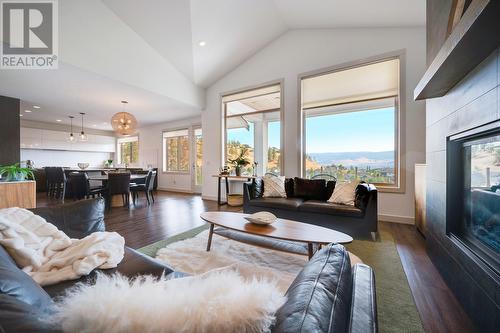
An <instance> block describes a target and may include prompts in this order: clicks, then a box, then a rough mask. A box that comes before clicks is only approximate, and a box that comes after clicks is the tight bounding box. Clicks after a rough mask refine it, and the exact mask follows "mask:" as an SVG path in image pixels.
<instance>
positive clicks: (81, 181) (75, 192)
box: [68, 172, 103, 200]
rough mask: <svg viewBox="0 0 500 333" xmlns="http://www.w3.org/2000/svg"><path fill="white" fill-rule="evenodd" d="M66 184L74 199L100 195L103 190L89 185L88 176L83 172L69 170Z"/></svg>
mask: <svg viewBox="0 0 500 333" xmlns="http://www.w3.org/2000/svg"><path fill="white" fill-rule="evenodd" d="M68 185H69V188H70V192H71V195H72V197H73V198H74V199H75V200H81V199H88V198H90V197H92V198H95V197H96V196H101V194H102V192H103V188H102V187H94V188H91V187H90V182H89V177H88V175H87V173H85V172H71V173H70V174H69V177H68Z"/></svg>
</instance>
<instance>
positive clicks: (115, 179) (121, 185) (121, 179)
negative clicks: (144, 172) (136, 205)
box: [105, 172, 130, 209]
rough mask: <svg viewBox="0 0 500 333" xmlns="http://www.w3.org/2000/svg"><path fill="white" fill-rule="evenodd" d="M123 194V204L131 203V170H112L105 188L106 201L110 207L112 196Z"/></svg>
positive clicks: (109, 207)
mask: <svg viewBox="0 0 500 333" xmlns="http://www.w3.org/2000/svg"><path fill="white" fill-rule="evenodd" d="M118 194H121V195H122V199H123V206H127V207H128V206H129V205H130V173H129V172H110V173H108V181H107V185H106V189H105V196H106V203H107V207H108V209H111V198H112V197H113V195H118Z"/></svg>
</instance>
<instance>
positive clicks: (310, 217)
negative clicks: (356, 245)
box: [243, 178, 378, 238]
mask: <svg viewBox="0 0 500 333" xmlns="http://www.w3.org/2000/svg"><path fill="white" fill-rule="evenodd" d="M298 181H299V182H300V181H302V182H304V181H306V180H303V179H300V178H299V179H298V178H287V179H286V180H285V190H286V193H287V197H286V198H264V197H262V195H263V193H264V186H265V184H264V180H263V179H262V178H256V179H254V180H253V181H251V182H246V183H244V184H243V212H245V213H248V214H252V213H256V212H260V211H268V212H271V213H273V214H275V215H276V216H278V217H280V218H284V219H290V220H295V221H301V222H305V223H310V224H315V225H319V226H322V227H326V228H330V229H335V230H337V231H341V232H344V233H346V234H348V235H350V236H352V237H355V238H370V237H371V238H375V233H376V232H377V223H378V217H377V215H378V209H377V188H376V187H375V185H373V184H367V183H360V184H359V185H358V186H357V187H356V199H355V204H354V206H347V205H338V204H334V203H330V202H327V200H328V199H329V198H330V196H331V194H332V192H333V190H334V188H335V181H328V182H326V181H324V180H321V181H323V185H321V184H322V183H321V181H320V180H313V181H312V182H313V183H314V182H315V183H316V186H309V188H307V187H306V190H302V191H301V193H296V192H297V191H296V190H295V192H294V189H297V186H296V184H297V182H298ZM318 185H319V187H318ZM308 191H309V192H308Z"/></svg>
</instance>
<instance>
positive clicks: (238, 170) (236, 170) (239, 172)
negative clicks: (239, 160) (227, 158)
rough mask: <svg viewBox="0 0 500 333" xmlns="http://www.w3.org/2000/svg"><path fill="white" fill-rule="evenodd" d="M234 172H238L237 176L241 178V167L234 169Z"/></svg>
mask: <svg viewBox="0 0 500 333" xmlns="http://www.w3.org/2000/svg"><path fill="white" fill-rule="evenodd" d="M234 171H235V172H236V176H241V167H240V166H239V165H237V166H236V167H235V168H234Z"/></svg>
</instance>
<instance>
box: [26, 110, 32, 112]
mask: <svg viewBox="0 0 500 333" xmlns="http://www.w3.org/2000/svg"><path fill="white" fill-rule="evenodd" d="M24 112H26V113H31V112H32V111H31V110H24Z"/></svg>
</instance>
